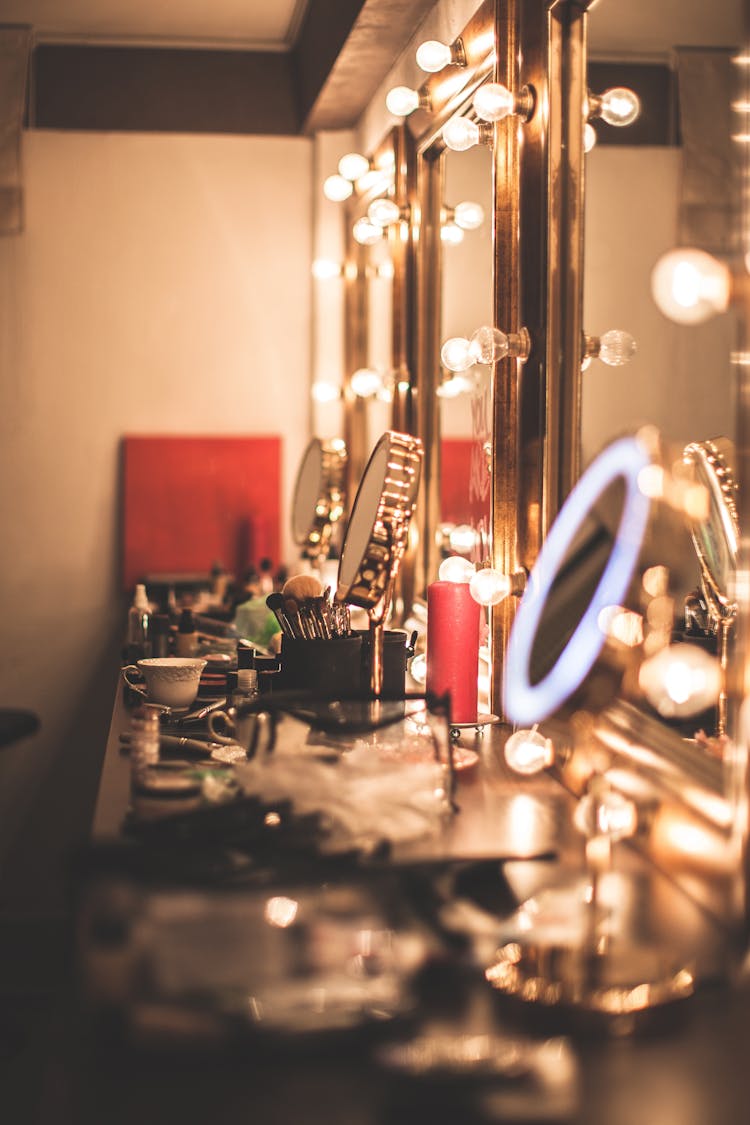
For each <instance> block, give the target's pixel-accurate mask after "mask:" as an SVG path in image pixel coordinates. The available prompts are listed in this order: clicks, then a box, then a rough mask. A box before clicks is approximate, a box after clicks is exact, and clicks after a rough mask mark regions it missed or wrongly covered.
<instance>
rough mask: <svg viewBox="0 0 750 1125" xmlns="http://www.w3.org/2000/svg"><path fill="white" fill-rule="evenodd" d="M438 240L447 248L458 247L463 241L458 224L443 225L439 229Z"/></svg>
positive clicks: (462, 233) (462, 234)
mask: <svg viewBox="0 0 750 1125" xmlns="http://www.w3.org/2000/svg"><path fill="white" fill-rule="evenodd" d="M440 239H441V241H442V242H444V243H445V244H446V245H447V246H458V244H459V243H460V242H463V240H464V232H463V231H462V230H461V228H460V226H459V225H458V223H443V225H442V226H441V228H440Z"/></svg>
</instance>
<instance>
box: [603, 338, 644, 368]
mask: <svg viewBox="0 0 750 1125" xmlns="http://www.w3.org/2000/svg"><path fill="white" fill-rule="evenodd" d="M637 350H638V349H637V345H636V342H635V340H634V339H633V337H632V336H631V335H630V333H629V332H623V331H622V330H621V329H619V328H611V329H610V330H609V332H605V333H604V335H603V336H600V337H599V359H600V360H601V361H602V363H606V364H607V366H608V367H622V366H624V364H626V363H628V362H629V361H630V360H631V359H632V358H633V356H634V355H635V353H636V351H637Z"/></svg>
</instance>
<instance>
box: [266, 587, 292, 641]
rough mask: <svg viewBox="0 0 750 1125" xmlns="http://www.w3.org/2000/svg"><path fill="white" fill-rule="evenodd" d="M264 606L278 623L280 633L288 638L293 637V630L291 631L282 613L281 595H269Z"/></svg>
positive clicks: (285, 616)
mask: <svg viewBox="0 0 750 1125" xmlns="http://www.w3.org/2000/svg"><path fill="white" fill-rule="evenodd" d="M266 605H267V606H268V608H269V609H270V611H271V613H272V614H273V615H274V617H275V618H276V620H277V621H278V623H279V627H280V628H281V631H282V633H286V635H287V636H288V637H293V636H294V630H293V629H292V626H291V624H290V622H289V619H288V617H287V615H286V614H285V613H284V598H283V597H282V595H281V594H269V595H268V597H267V598H266Z"/></svg>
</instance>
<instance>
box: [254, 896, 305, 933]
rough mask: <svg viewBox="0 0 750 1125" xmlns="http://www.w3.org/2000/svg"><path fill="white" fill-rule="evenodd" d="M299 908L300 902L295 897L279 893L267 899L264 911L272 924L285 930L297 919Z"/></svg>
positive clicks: (267, 919)
mask: <svg viewBox="0 0 750 1125" xmlns="http://www.w3.org/2000/svg"><path fill="white" fill-rule="evenodd" d="M298 910H299V903H298V902H295V900H294V899H293V898H285V897H284V896H283V895H277V896H275V897H274V898H269V899H268V900H267V902H266V906H265V910H264V911H263V913H264V915H265V919H266V921H267V922H268V924H269V925H270V926H276V927H278V928H279V929H282V930H285V929H286V928H287V927H288V926H291V925H292V923H293V922H294V920H295V919H296V917H297V912H298Z"/></svg>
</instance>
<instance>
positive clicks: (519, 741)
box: [503, 727, 555, 777]
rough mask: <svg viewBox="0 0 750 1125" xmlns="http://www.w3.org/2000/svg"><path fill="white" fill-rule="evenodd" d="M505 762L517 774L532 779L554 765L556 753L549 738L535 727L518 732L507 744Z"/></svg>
mask: <svg viewBox="0 0 750 1125" xmlns="http://www.w3.org/2000/svg"><path fill="white" fill-rule="evenodd" d="M503 753H504V754H505V760H506V762H507V763H508V765H509V766H510V768H511V769H512V770H513V771H514V772H515V773H521V774H523V775H524V776H525V777H532V776H533V775H534V774H535V773H541V772H542V770H546V769H547V767H548V766H551V765H552V762H553V761H554V758H555V752H554V749H553V746H552V743H551V742H550V740H549V739H548V738H545V737H544V735H543V734H540V733H539V731H538V730H537V729H536V727H534V728H533V729H532V730H517V731H516V732H515V733H514V734H512V735H511V736H510V738H509V739H508V741H507V742H506V743H505V749H504V751H503Z"/></svg>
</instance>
